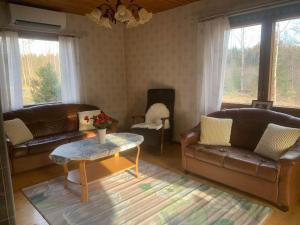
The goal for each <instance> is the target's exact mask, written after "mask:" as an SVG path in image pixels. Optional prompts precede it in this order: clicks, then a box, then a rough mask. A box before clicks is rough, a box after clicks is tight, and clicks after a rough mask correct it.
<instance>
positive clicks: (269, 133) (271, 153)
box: [254, 123, 300, 160]
mask: <svg viewBox="0 0 300 225" xmlns="http://www.w3.org/2000/svg"><path fill="white" fill-rule="evenodd" d="M299 137H300V129H297V128H291V127H283V126H279V125H276V124H272V123H270V124H269V125H268V127H267V129H266V130H265V132H264V134H263V136H262V137H261V139H260V141H259V143H258V144H257V146H256V148H255V150H254V152H256V153H257V154H259V155H262V156H264V157H266V158H270V159H273V160H278V159H279V158H280V157H281V156H282V155H283V154H284V153H285V152H286V151H288V150H289V148H291V147H292V146H293V145H294V144H295V143H296V142H297V140H298V138H299Z"/></svg>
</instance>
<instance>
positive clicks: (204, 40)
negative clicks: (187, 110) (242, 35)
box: [197, 18, 230, 121]
mask: <svg viewBox="0 0 300 225" xmlns="http://www.w3.org/2000/svg"><path fill="white" fill-rule="evenodd" d="M229 31H230V25H229V21H228V19H227V18H217V19H213V20H210V21H205V22H202V23H199V24H198V46H197V54H198V57H197V65H198V66H197V67H198V68H197V76H198V82H197V86H198V88H197V90H198V101H197V102H198V104H199V105H198V107H197V108H198V111H197V120H198V121H199V118H200V115H203V114H204V115H207V114H209V113H211V112H214V111H217V110H220V108H221V104H222V97H223V88H224V77H225V65H226V55H227V47H228V40H229Z"/></svg>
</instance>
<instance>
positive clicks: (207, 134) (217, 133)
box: [199, 116, 232, 146]
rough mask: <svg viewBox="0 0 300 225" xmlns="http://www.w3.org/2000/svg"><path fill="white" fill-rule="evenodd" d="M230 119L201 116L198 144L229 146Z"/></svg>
mask: <svg viewBox="0 0 300 225" xmlns="http://www.w3.org/2000/svg"><path fill="white" fill-rule="evenodd" d="M231 127H232V119H219V118H213V117H207V116H201V133H200V142H199V144H204V145H220V146H231V144H230V142H229V141H230V135H231Z"/></svg>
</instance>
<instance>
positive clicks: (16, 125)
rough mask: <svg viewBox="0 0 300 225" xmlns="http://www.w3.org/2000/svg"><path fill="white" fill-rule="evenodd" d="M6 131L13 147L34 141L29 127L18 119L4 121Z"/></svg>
mask: <svg viewBox="0 0 300 225" xmlns="http://www.w3.org/2000/svg"><path fill="white" fill-rule="evenodd" d="M4 131H5V134H6V136H7V137H8V138H9V140H10V141H11V143H12V144H13V145H18V144H21V143H24V142H26V141H29V140H32V139H33V135H32V133H31V132H30V130H29V129H28V127H27V126H26V125H25V123H24V122H23V121H22V120H20V119H18V118H17V119H13V120H6V121H4Z"/></svg>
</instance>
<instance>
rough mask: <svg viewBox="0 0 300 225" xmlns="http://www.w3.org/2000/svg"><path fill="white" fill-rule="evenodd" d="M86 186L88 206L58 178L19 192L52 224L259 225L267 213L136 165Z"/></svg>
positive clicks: (74, 187) (160, 170) (216, 191)
mask: <svg viewBox="0 0 300 225" xmlns="http://www.w3.org/2000/svg"><path fill="white" fill-rule="evenodd" d="M131 172H132V173H130V172H122V173H119V174H114V175H112V176H110V177H106V178H103V179H101V180H99V181H97V182H94V183H93V184H91V185H90V188H89V193H90V196H89V197H90V198H89V202H88V203H81V202H80V189H79V186H78V185H75V184H74V185H72V184H70V185H69V188H68V189H66V190H65V189H64V185H63V182H64V181H63V180H64V179H63V177H59V178H56V179H54V180H50V181H47V182H44V183H41V184H38V185H35V186H31V187H28V188H25V189H23V192H24V194H25V195H26V197H27V198H28V199H29V200H30V201H31V203H32V204H33V205H34V206H35V207H36V209H37V210H38V211H39V212H40V213H41V214H42V215H43V216H44V218H45V219H46V220H47V221H48V223H49V224H51V225H110V224H126V225H133V224H145V225H146V224H147V225H148V224H169V225H175V224H176V225H177V224H182V225H189V224H199V225H202V224H203V225H258V224H263V222H264V221H265V219H266V218H267V217H268V216H269V215H270V213H271V209H270V208H268V207H265V206H263V205H259V204H256V203H253V202H251V201H249V200H247V199H246V198H241V197H237V196H234V195H232V194H229V193H226V192H224V191H222V190H219V189H217V188H214V187H211V186H209V185H208V184H205V183H200V182H197V181H195V180H192V179H190V178H188V177H186V176H183V175H180V174H177V173H174V172H172V171H169V170H167V169H163V168H161V167H158V166H156V165H153V164H150V163H147V162H143V161H141V162H140V178H139V179H136V178H135V177H134V175H133V174H134V171H131Z"/></svg>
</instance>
